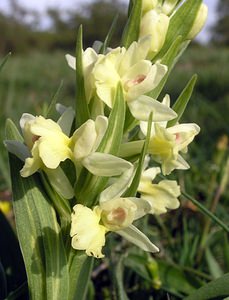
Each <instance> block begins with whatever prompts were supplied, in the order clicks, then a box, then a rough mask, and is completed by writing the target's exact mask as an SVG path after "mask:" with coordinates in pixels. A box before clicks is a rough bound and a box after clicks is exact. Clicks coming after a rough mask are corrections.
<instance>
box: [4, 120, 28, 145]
mask: <svg viewBox="0 0 229 300" xmlns="http://www.w3.org/2000/svg"><path fill="white" fill-rule="evenodd" d="M5 136H6V139H7V140H16V141H18V142H21V143H23V142H24V139H23V137H22V135H21V134H20V132H19V130H18V129H17V127H16V125H15V124H14V122H13V121H12V120H11V119H7V120H6V127H5Z"/></svg>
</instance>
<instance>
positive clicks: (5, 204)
mask: <svg viewBox="0 0 229 300" xmlns="http://www.w3.org/2000/svg"><path fill="white" fill-rule="evenodd" d="M0 210H1V211H2V212H3V214H4V215H7V214H8V213H9V212H11V210H12V205H11V203H10V202H9V201H4V200H0Z"/></svg>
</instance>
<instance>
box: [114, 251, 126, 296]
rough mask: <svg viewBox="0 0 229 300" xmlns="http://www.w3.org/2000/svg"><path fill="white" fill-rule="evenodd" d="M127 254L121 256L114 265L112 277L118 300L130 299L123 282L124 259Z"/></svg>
mask: <svg viewBox="0 0 229 300" xmlns="http://www.w3.org/2000/svg"><path fill="white" fill-rule="evenodd" d="M125 258H126V256H125V255H123V256H121V257H120V259H119V261H118V262H117V263H116V264H114V265H113V267H112V270H111V271H112V273H113V274H112V275H113V276H112V278H113V281H114V287H115V294H116V298H117V299H118V300H128V299H129V298H128V297H127V294H126V292H125V287H124V284H123V277H124V260H125Z"/></svg>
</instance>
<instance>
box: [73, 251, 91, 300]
mask: <svg viewBox="0 0 229 300" xmlns="http://www.w3.org/2000/svg"><path fill="white" fill-rule="evenodd" d="M87 259H88V256H87V255H86V254H85V252H83V251H76V250H75V249H73V248H71V251H70V254H69V258H68V265H69V278H70V279H71V280H70V281H69V284H70V286H69V295H68V300H78V299H79V300H81V298H77V297H76V295H77V293H78V280H79V278H80V274H82V273H81V272H83V270H84V268H83V267H84V263H85V261H86V260H87ZM85 272H86V270H85ZM88 274H89V273H88ZM88 276H89V275H88Z"/></svg>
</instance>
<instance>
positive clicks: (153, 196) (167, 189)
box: [138, 168, 180, 215]
mask: <svg viewBox="0 0 229 300" xmlns="http://www.w3.org/2000/svg"><path fill="white" fill-rule="evenodd" d="M160 172H161V170H160V168H150V169H147V170H145V171H144V172H143V173H142V176H141V180H140V184H139V187H138V192H139V193H140V194H141V199H144V200H147V201H148V202H149V203H150V205H151V211H150V212H149V213H151V214H157V215H158V214H162V213H166V212H167V209H176V208H178V207H179V205H180V203H179V200H178V199H177V197H179V196H180V187H179V185H178V184H177V182H176V181H174V180H162V181H160V182H159V183H158V184H153V183H152V181H153V180H154V179H155V177H156V175H157V174H159V173H160Z"/></svg>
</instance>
